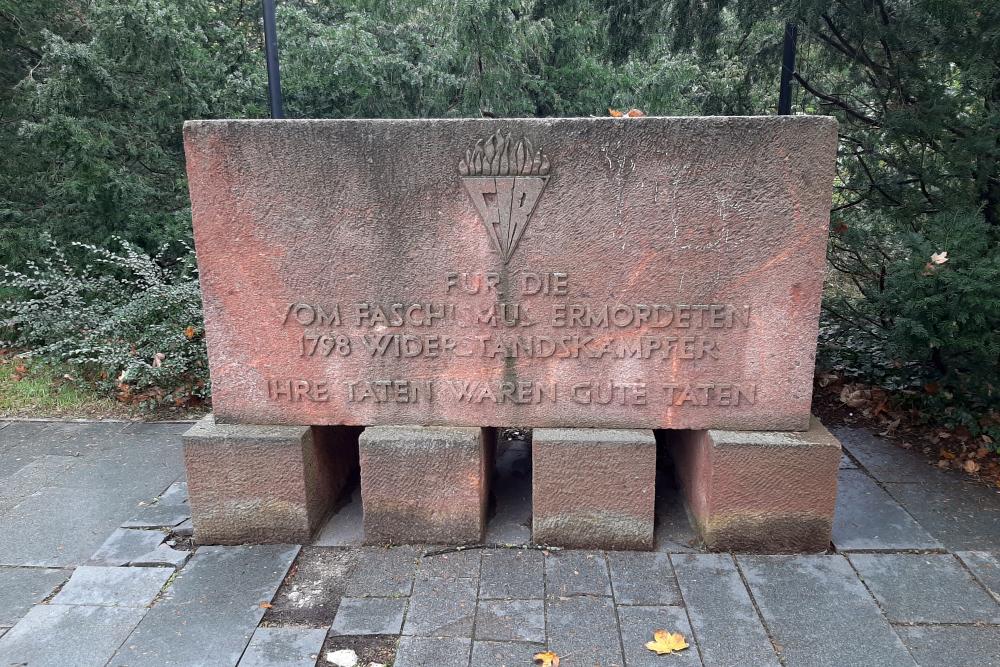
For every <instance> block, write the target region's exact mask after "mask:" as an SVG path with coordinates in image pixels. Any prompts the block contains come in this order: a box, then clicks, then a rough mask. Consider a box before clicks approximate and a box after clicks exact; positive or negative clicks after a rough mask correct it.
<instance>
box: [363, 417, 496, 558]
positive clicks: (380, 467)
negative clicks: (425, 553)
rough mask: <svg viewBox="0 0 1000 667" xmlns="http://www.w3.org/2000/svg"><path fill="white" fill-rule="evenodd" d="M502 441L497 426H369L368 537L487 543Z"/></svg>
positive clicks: (366, 438) (370, 540) (407, 541)
mask: <svg viewBox="0 0 1000 667" xmlns="http://www.w3.org/2000/svg"><path fill="white" fill-rule="evenodd" d="M494 443H495V432H494V431H493V430H492V429H479V428H458V427H434V426H431V427H420V426H407V427H403V426H398V427H394V426H378V427H373V428H368V429H366V430H365V431H364V433H362V434H361V437H360V439H359V446H360V451H361V502H362V503H363V505H364V524H365V541H366V542H367V543H369V544H423V543H431V544H435V543H436V544H467V543H474V542H479V541H481V540H482V537H483V531H484V530H485V527H486V510H487V505H488V502H489V481H490V470H491V462H492V452H493V446H494Z"/></svg>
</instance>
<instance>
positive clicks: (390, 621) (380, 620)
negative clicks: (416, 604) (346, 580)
mask: <svg viewBox="0 0 1000 667" xmlns="http://www.w3.org/2000/svg"><path fill="white" fill-rule="evenodd" d="M405 611H406V599H405V598H342V599H341V600H340V606H339V607H337V616H336V618H334V619H333V626H332V627H331V628H330V632H331V633H333V634H335V635H398V634H399V633H400V631H401V630H402V628H403V613H404V612H405Z"/></svg>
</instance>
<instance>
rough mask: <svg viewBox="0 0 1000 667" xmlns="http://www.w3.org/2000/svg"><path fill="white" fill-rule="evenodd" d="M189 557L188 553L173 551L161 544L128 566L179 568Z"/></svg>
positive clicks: (189, 553) (171, 548)
mask: <svg viewBox="0 0 1000 667" xmlns="http://www.w3.org/2000/svg"><path fill="white" fill-rule="evenodd" d="M190 557H191V552H190V551H184V550H182V549H174V548H173V547H170V546H168V545H166V544H161V545H160V546H158V547H156V548H155V549H153V550H152V551H150V552H148V553H144V554H143V555H141V556H139V557H138V558H134V559H133V560H132V561H131V562H130V565H134V566H136V567H172V568H175V569H177V568H180V567H183V566H184V563H186V562H187V561H188V558H190Z"/></svg>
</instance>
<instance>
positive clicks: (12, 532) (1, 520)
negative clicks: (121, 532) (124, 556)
mask: <svg viewBox="0 0 1000 667" xmlns="http://www.w3.org/2000/svg"><path fill="white" fill-rule="evenodd" d="M130 505H131V503H130V501H129V499H128V498H123V497H122V495H121V493H120V492H118V491H116V490H115V489H113V488H94V489H64V488H45V489H39V490H38V492H37V493H36V494H34V495H32V496H30V497H29V498H27V499H25V500H24V501H23V502H21V503H20V504H19V505H18V506H17V507H16V508H14V509H13V510H11V511H10V512H7V513H6V514H3V515H0V535H3V536H4V539H3V540H0V565H30V566H37V567H66V566H74V565H79V564H81V563H84V562H86V561H87V559H88V558H90V556H91V554H93V553H94V551H95V550H97V548H98V547H100V546H101V544H102V543H103V542H104V540H105V538H107V536H108V534H110V533H111V532H112V531H113V530H114V529H115V528H116V527H117V526H118V524H119V523H120V522H121V520H122V518H124V517H125V516H128V513H129V512H131V511H132V508H131V506H130Z"/></svg>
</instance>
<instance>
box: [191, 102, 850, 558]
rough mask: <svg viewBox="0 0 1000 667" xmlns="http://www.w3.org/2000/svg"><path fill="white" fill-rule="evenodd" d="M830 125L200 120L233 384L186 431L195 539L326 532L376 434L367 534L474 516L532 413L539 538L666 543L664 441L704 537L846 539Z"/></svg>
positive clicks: (734, 120)
mask: <svg viewBox="0 0 1000 667" xmlns="http://www.w3.org/2000/svg"><path fill="white" fill-rule="evenodd" d="M836 136H837V135H836V123H835V122H834V121H833V120H832V119H829V118H823V117H728V118H711V117H706V118H641V119H611V118H574V119H509V120H479V119H476V120H472V119H465V120H337V121H333V120H330V121H327V120H302V121H193V122H189V123H187V124H186V125H185V149H186V154H187V165H188V176H189V182H190V188H191V201H192V211H193V218H194V232H195V243H196V250H197V255H198V265H199V270H200V276H201V283H202V290H203V294H204V308H205V327H206V338H207V342H208V350H209V360H210V366H211V378H212V395H213V410H214V415H213V416H212V417H210V418H207V419H206V420H205V421H204V422H203V423H201V424H199V425H198V426H197V427H196V428H195V429H193V430H192V431H191V432H190V433H189V434H188V435H187V436H186V457H187V459H186V460H187V469H188V478H189V483H190V493H191V503H192V510H193V513H194V522H195V536H196V539H197V540H198V541H200V542H240V541H247V540H250V541H268V540H274V541H277V540H287V539H307V538H308V536H309V534H310V533H311V532H312V531H313V530H314V529H315V528H316V526H317V524H318V522H319V521H320V520H321V519H322V518H323V516H324V515H325V513H326V511H327V510H328V509H329V507H330V504H331V502H332V500H331V497H332V496H335V495H336V491H337V490H339V489H340V487H341V486H342V484H343V478H344V476H345V475H347V474H348V471H349V470H350V469H352V468H353V466H354V465H356V463H354V462H353V461H354V459H355V458H357V459H359V460H360V469H361V480H362V503H363V507H364V515H365V518H364V521H365V532H366V538H367V539H368V540H369V541H371V542H376V543H397V542H410V541H434V542H441V543H470V542H478V541H480V540H481V538H482V533H483V528H484V525H485V521H486V506H487V504H488V500H489V488H488V487H489V477H490V471H491V464H492V456H493V451H494V447H495V439H496V431H495V429H496V428H497V427H531V428H534V429H535V431H534V445H533V449H532V457H533V464H534V471H535V472H534V480H533V483H534V503H533V522H534V526H533V530H534V536H535V540H536V541H538V542H543V543H546V544H553V545H571V546H591V547H608V548H651V546H652V544H653V521H654V516H653V506H654V502H655V469H656V455H657V448H658V445H657V442H659V446H660V448H661V451H667V452H669V453H670V455H671V456H672V457H673V458H674V460H675V463H676V465H677V467H678V477H679V479H680V481H681V482H682V483H683V488H684V493H685V498H686V502H687V506H688V509H689V512H690V514H691V516H692V518H693V520H694V521H695V523H696V524H697V526H698V528H699V530H700V531H701V533H702V536H703V537H704V538H705V540H706V542H707V543H708V545H709V546H710V547H714V548H725V547H730V546H735V547H737V548H742V549H747V550H769V549H772V550H818V549H823V548H825V547H826V546H827V543H828V542H829V528H830V521H831V518H832V513H833V498H834V496H835V490H836V469H837V464H838V462H839V456H840V454H839V445H837V443H836V441H835V440H833V439H832V438H831V437H830V436H829V434H827V433H826V431H825V430H824V429H823V427H822V426H821V425H819V424H818V423H816V422H814V421H811V420H810V399H811V390H812V374H813V368H814V356H815V349H816V334H817V324H818V316H819V303H820V294H821V290H822V283H823V276H824V271H825V250H826V240H827V227H828V220H829V208H830V199H831V184H832V180H833V174H834V158H835V149H836ZM358 427H364V429H363V430H362V429H361V428H358ZM781 432H790V433H787V434H783V433H781ZM359 433H360V435H359ZM557 469H562V470H563V471H564V472H563V474H562V476H561V478H557V477H555V476H554V471H555V470H557ZM560 479H561V480H562V481H560ZM251 481H252V482H253V483H251Z"/></svg>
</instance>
